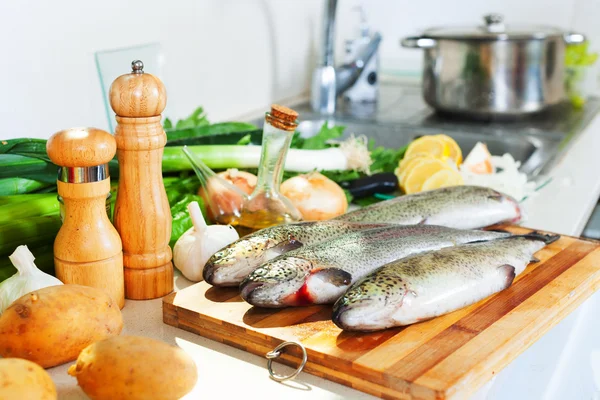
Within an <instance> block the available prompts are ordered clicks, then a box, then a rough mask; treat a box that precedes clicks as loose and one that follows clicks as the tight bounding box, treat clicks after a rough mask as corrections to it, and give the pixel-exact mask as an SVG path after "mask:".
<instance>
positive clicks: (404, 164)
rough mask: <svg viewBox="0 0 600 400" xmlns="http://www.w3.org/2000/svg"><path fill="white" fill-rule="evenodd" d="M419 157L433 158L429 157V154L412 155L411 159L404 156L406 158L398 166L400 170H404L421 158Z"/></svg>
mask: <svg viewBox="0 0 600 400" xmlns="http://www.w3.org/2000/svg"><path fill="white" fill-rule="evenodd" d="M419 157H431V156H430V155H429V153H415V154H412V155H410V157H407V156H404V158H402V160H400V163H398V166H399V167H400V169H404V167H405V166H406V164H408V163H409V162H410V161H411V160H413V159H415V158H419Z"/></svg>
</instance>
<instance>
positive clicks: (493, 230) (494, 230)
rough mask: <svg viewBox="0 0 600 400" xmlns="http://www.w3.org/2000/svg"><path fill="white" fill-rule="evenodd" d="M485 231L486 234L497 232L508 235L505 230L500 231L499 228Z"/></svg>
mask: <svg viewBox="0 0 600 400" xmlns="http://www.w3.org/2000/svg"><path fill="white" fill-rule="evenodd" d="M486 231H488V232H499V233H510V232H509V231H507V230H506V229H500V228H496V229H486Z"/></svg>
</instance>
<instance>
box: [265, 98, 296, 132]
mask: <svg viewBox="0 0 600 400" xmlns="http://www.w3.org/2000/svg"><path fill="white" fill-rule="evenodd" d="M297 119H298V113H297V112H296V111H294V110H292V109H291V108H288V107H285V106H282V105H279V104H273V105H272V106H271V112H270V113H267V116H266V120H267V122H268V123H269V124H271V125H273V126H274V127H275V128H278V129H283V130H286V131H295V130H296V127H297V126H298V123H297V122H296V120H297Z"/></svg>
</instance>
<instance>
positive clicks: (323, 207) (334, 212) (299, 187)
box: [280, 172, 348, 221]
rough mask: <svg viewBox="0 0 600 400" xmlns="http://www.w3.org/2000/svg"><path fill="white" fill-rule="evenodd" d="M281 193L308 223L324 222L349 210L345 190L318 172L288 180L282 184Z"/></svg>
mask: <svg viewBox="0 0 600 400" xmlns="http://www.w3.org/2000/svg"><path fill="white" fill-rule="evenodd" d="M280 193H281V194H282V195H284V196H285V197H287V198H288V199H290V201H291V202H292V204H294V206H296V208H297V209H298V211H300V213H301V214H302V218H303V219H304V220H306V221H323V220H326V219H330V218H333V217H337V216H338V215H342V214H344V213H345V212H346V211H347V210H348V200H347V199H346V194H345V193H344V190H343V189H342V188H341V187H340V186H339V185H338V184H337V183H335V182H334V181H332V180H331V179H329V178H327V177H326V176H324V175H322V174H320V173H318V172H311V173H310V174H306V175H298V176H295V177H293V178H290V179H288V180H287V181H285V182H283V183H282V184H281V188H280Z"/></svg>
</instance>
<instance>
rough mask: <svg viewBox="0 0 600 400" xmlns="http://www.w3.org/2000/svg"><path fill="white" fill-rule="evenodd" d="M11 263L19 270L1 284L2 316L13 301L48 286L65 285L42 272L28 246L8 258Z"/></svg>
mask: <svg viewBox="0 0 600 400" xmlns="http://www.w3.org/2000/svg"><path fill="white" fill-rule="evenodd" d="M8 258H10V262H12V264H13V265H14V266H15V268H16V269H17V273H16V274H14V275H13V276H11V277H10V278H8V279H6V280H5V281H4V282H2V283H0V314H2V313H3V312H4V310H6V309H7V308H8V306H10V305H11V304H12V302H13V301H15V300H17V299H18V298H20V297H22V296H24V295H26V294H27V293H30V292H33V291H34V290H38V289H42V288H45V287H48V286H56V285H62V284H63V283H62V282H61V281H60V280H58V279H57V278H55V277H53V276H52V275H48V274H47V273H45V272H43V271H40V270H39V269H38V268H37V267H36V266H35V263H34V262H33V260H35V257H34V256H33V254H31V251H29V249H28V248H27V246H25V245H22V246H19V247H17V249H16V250H15V251H14V252H13V253H12V254H11V255H10V256H8Z"/></svg>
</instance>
